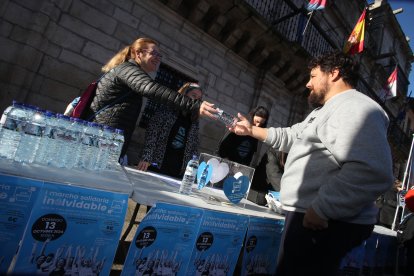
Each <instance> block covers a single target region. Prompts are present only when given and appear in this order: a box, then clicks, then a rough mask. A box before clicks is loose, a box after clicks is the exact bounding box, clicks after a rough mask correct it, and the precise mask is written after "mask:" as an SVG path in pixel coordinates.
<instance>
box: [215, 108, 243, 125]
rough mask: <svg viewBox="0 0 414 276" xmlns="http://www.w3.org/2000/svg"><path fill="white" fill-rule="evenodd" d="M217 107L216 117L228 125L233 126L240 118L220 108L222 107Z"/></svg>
mask: <svg viewBox="0 0 414 276" xmlns="http://www.w3.org/2000/svg"><path fill="white" fill-rule="evenodd" d="M216 109H217V113H216V114H215V117H216V118H217V119H218V120H219V121H221V122H222V123H224V124H225V125H226V127H233V126H234V125H235V124H236V123H237V121H238V119H237V118H236V117H234V116H233V115H231V114H229V113H227V112H225V111H224V110H222V109H220V108H216Z"/></svg>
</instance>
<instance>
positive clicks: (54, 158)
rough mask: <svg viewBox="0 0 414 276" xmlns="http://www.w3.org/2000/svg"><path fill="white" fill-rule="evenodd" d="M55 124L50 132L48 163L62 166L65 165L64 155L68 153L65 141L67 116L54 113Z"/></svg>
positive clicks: (67, 123) (67, 124) (68, 121)
mask: <svg viewBox="0 0 414 276" xmlns="http://www.w3.org/2000/svg"><path fill="white" fill-rule="evenodd" d="M56 119H57V121H56V126H55V129H54V131H53V134H52V140H51V141H50V142H51V144H50V148H49V150H50V154H51V155H48V158H47V159H48V164H50V165H51V166H53V167H58V168H64V167H65V163H64V160H65V156H66V155H68V154H70V153H68V152H69V150H68V147H67V142H66V139H67V137H66V130H67V128H68V126H69V124H70V120H69V117H68V116H65V115H63V114H57V115H56Z"/></svg>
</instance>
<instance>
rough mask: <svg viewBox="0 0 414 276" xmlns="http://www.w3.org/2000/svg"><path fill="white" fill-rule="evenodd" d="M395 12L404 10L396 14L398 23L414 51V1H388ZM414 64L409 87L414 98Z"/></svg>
mask: <svg viewBox="0 0 414 276" xmlns="http://www.w3.org/2000/svg"><path fill="white" fill-rule="evenodd" d="M388 3H389V4H390V5H391V7H392V9H393V10H396V9H399V8H403V9H404V11H403V12H402V13H399V14H396V15H395V17H396V18H397V20H398V22H400V25H401V28H402V30H403V32H404V33H405V35H406V36H408V37H409V38H410V46H411V50H413V51H414V19H413V17H414V0H388ZM413 71H414V63H411V73H410V76H409V78H408V79H409V81H410V85H409V86H408V90H407V95H409V94H410V91H412V93H411V96H410V97H412V98H414V72H413Z"/></svg>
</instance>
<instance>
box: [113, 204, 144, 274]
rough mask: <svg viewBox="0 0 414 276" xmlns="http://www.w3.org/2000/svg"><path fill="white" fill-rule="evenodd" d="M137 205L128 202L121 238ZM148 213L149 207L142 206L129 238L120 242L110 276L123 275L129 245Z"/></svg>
mask: <svg viewBox="0 0 414 276" xmlns="http://www.w3.org/2000/svg"><path fill="white" fill-rule="evenodd" d="M135 206H136V203H135V202H134V201H132V200H131V199H129V200H128V210H127V213H126V216H125V221H124V226H123V228H122V234H121V237H122V236H123V235H124V233H125V231H126V230H127V227H128V225H129V222H130V221H131V218H132V215H133V212H134V209H135ZM146 213H147V206H144V205H141V206H140V208H139V210H138V215H137V217H136V219H135V222H136V224H134V225H133V227H132V229H131V231H130V232H129V234H128V236H127V237H126V239H125V241H120V243H119V245H118V252H117V256H115V261H114V264H113V265H112V270H111V274H110V276H117V275H120V274H121V271H122V267H123V265H122V263H123V262H124V261H125V259H124V258H125V256H126V254H127V252H128V248H129V245H130V243H131V241H132V239H133V238H134V235H135V232H136V231H137V228H138V224H139V222H140V221H141V220H142V219H143V218H144V216H145V214H146Z"/></svg>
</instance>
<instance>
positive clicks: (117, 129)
mask: <svg viewBox="0 0 414 276" xmlns="http://www.w3.org/2000/svg"><path fill="white" fill-rule="evenodd" d="M115 132H116V133H117V134H122V135H124V131H123V130H122V129H119V128H116V129H115Z"/></svg>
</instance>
